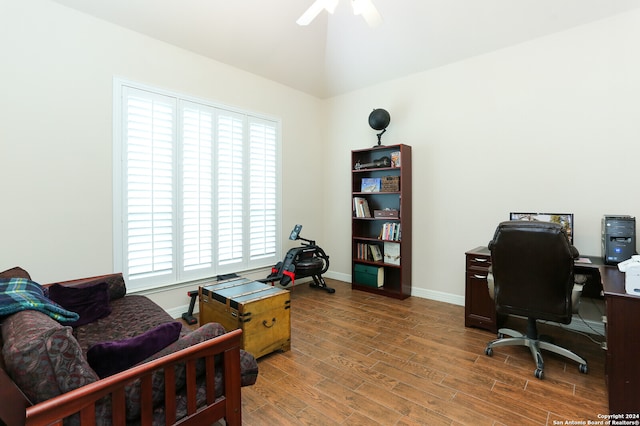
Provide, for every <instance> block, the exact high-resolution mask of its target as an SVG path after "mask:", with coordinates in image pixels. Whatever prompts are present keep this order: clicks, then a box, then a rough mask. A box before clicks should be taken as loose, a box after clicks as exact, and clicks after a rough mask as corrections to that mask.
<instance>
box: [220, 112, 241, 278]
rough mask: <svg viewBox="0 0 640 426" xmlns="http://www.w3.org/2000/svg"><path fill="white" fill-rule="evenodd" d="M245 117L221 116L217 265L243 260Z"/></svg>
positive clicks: (236, 262)
mask: <svg viewBox="0 0 640 426" xmlns="http://www.w3.org/2000/svg"><path fill="white" fill-rule="evenodd" d="M244 121H245V120H244V117H241V116H238V115H234V114H226V113H225V114H220V115H219V116H218V132H217V133H218V167H217V169H218V194H217V195H218V200H217V204H218V263H219V265H230V264H238V263H240V262H242V261H243V260H245V259H244V241H243V238H244V235H245V231H244V229H243V228H244V191H245V179H244V160H243V155H244V146H243V145H244V139H245V138H244Z"/></svg>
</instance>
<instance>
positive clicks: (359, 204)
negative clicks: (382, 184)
mask: <svg viewBox="0 0 640 426" xmlns="http://www.w3.org/2000/svg"><path fill="white" fill-rule="evenodd" d="M353 212H354V213H355V215H356V217H371V210H369V203H368V202H367V199H366V198H364V197H353Z"/></svg>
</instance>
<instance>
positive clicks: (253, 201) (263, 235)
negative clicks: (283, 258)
mask: <svg viewBox="0 0 640 426" xmlns="http://www.w3.org/2000/svg"><path fill="white" fill-rule="evenodd" d="M249 149H250V152H249V180H250V182H249V188H250V190H249V191H250V193H249V200H250V201H249V233H250V238H249V240H250V241H251V246H250V248H249V255H250V260H255V259H260V258H263V257H268V256H273V255H275V252H276V222H277V221H276V214H277V211H276V206H277V199H276V196H277V181H276V164H277V162H276V127H275V125H274V124H273V123H272V122H266V121H264V120H259V119H255V118H251V119H250V120H249Z"/></svg>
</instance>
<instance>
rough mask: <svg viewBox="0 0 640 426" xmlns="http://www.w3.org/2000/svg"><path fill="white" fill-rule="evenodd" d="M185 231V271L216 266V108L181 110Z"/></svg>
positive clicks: (188, 105)
mask: <svg viewBox="0 0 640 426" xmlns="http://www.w3.org/2000/svg"><path fill="white" fill-rule="evenodd" d="M182 114H183V118H182V129H183V133H182V232H183V236H182V238H183V244H182V253H183V262H184V269H185V270H193V269H201V268H211V266H212V265H213V109H212V108H206V107H203V106H201V105H197V104H190V103H187V102H185V103H184V104H183V108H182Z"/></svg>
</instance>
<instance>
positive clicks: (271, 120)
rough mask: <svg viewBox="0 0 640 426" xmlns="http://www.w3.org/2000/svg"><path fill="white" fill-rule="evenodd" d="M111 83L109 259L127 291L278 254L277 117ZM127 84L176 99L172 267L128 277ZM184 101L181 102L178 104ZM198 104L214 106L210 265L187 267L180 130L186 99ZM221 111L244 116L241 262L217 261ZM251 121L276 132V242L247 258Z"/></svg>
mask: <svg viewBox="0 0 640 426" xmlns="http://www.w3.org/2000/svg"><path fill="white" fill-rule="evenodd" d="M113 82H114V84H113V264H114V270H115V271H117V272H122V273H123V276H124V277H125V280H126V281H127V286H128V288H129V289H130V290H131V291H140V290H148V289H153V288H160V287H165V286H170V285H175V284H180V283H185V282H191V281H198V280H203V279H208V278H211V277H214V276H216V275H219V274H227V273H232V272H235V273H238V274H242V273H246V272H249V271H251V270H256V269H262V268H270V267H271V266H273V265H274V264H275V263H276V262H277V261H279V260H280V258H281V251H282V211H281V205H282V189H281V188H282V125H281V120H280V119H279V118H275V117H273V116H269V115H266V114H260V113H255V112H251V111H246V110H242V109H239V108H234V107H229V106H227V105H222V104H220V103H217V102H215V101H211V100H206V99H202V98H197V97H194V96H190V95H185V94H183V93H177V92H174V91H169V90H166V89H161V88H157V87H152V86H149V85H146V84H142V83H138V82H133V81H131V80H127V79H123V78H119V77H114V81H113ZM128 88H131V89H133V90H135V91H141V92H147V93H149V94H150V96H156V95H157V96H160V97H167V98H173V99H175V111H174V116H173V126H174V131H173V133H174V135H175V136H176V140H174V141H173V147H174V151H175V152H174V155H173V168H172V172H173V175H174V176H173V191H174V194H173V201H172V206H173V208H172V211H173V215H174V218H173V233H172V241H173V259H172V265H173V266H172V271H171V273H168V274H161V275H157V276H154V275H153V274H150V275H149V276H147V277H144V278H139V277H130V276H129V268H128V266H129V265H128V251H127V246H126V245H127V242H128V235H127V211H126V209H127V206H128V203H127V201H128V200H127V176H126V175H125V174H126V172H127V170H126V167H127V166H126V164H125V162H126V147H127V141H126V140H125V139H126V138H125V131H126V123H127V117H126V116H125V114H126V112H125V106H124V103H125V95H126V92H127V91H128ZM183 103H184V104H183ZM194 104H195V105H200V106H202V107H203V109H210V110H212V111H214V114H213V121H214V128H215V129H214V130H213V138H214V139H215V140H214V142H213V147H212V151H213V153H212V158H211V162H212V175H213V178H212V194H211V197H212V199H213V211H212V223H211V227H212V233H213V237H212V240H211V242H212V245H214V246H215V247H213V248H212V250H213V253H212V265H211V267H210V268H202V269H197V268H196V269H192V270H189V269H187V268H185V265H184V259H183V244H184V241H185V238H184V235H183V224H184V222H183V219H184V218H183V205H182V201H183V197H182V193H181V191H182V189H183V188H184V186H183V177H184V173H183V170H184V169H183V158H182V156H183V149H182V148H183V146H182V136H183V135H182V134H181V133H182V132H183V131H184V130H183V125H184V123H183V116H184V110H183V106H185V105H194ZM220 114H230V115H231V116H233V117H236V118H237V117H241V118H242V119H243V136H242V145H243V147H244V153H243V157H242V163H243V188H242V198H243V208H244V210H243V211H242V214H241V216H242V227H243V240H242V247H243V254H242V260H241V261H240V262H234V263H230V264H227V265H221V264H220V263H219V257H218V254H219V253H218V247H217V243H218V238H217V235H218V218H219V215H218V202H217V200H218V183H217V171H218V160H219V158H218V152H217V150H218V136H219V134H218V129H217V126H218V117H219V115H220ZM252 123H268V124H269V125H272V127H273V130H274V133H275V137H274V139H273V140H270V141H272V143H273V144H274V149H275V158H274V160H275V165H274V168H273V170H274V174H275V189H274V190H275V209H274V216H275V217H274V226H275V235H274V238H275V243H274V246H275V247H274V252H273V254H269V255H267V256H261V257H259V258H257V259H252V258H251V244H250V235H249V234H250V232H251V227H250V224H251V222H250V217H249V207H250V199H249V196H250V193H251V187H250V186H249V185H250V172H251V170H250V167H249V165H250V149H249V145H250V142H251V141H250V134H249V133H250V129H251V125H252Z"/></svg>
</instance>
